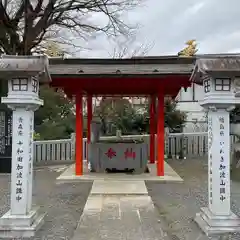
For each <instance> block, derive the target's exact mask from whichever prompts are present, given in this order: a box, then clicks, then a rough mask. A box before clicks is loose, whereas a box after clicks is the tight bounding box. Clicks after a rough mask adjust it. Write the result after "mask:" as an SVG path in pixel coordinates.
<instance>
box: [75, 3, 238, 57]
mask: <svg viewBox="0 0 240 240" xmlns="http://www.w3.org/2000/svg"><path fill="white" fill-rule="evenodd" d="M127 18H128V21H131V22H136V23H138V24H140V28H139V30H138V32H137V35H136V41H134V43H133V44H134V45H135V46H131V48H135V47H136V46H139V45H140V44H143V45H150V46H151V48H150V50H149V51H148V53H147V55H149V56H159V55H175V54H177V53H178V52H179V51H180V50H181V49H182V48H184V47H185V45H184V44H185V42H186V41H187V40H189V39H196V41H197V43H198V49H199V51H198V53H199V54H203V53H235V52H239V53H240V1H239V0H228V1H226V0H181V1H180V0H145V2H144V5H143V6H140V7H138V8H137V9H135V10H134V11H132V12H131V13H129V14H128V16H127ZM98 21H99V19H98ZM87 47H88V48H89V50H84V51H81V52H78V53H76V57H99V58H101V57H110V56H109V52H112V48H113V47H111V46H110V45H109V42H108V41H107V39H106V38H105V37H103V36H99V37H98V38H96V39H95V40H92V41H89V42H88V43H87Z"/></svg>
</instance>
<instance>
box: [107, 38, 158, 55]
mask: <svg viewBox="0 0 240 240" xmlns="http://www.w3.org/2000/svg"><path fill="white" fill-rule="evenodd" d="M134 34H135V35H131V36H127V37H125V36H121V37H119V38H118V39H117V40H116V41H115V42H114V47H113V50H112V51H111V52H109V55H110V56H111V57H112V58H131V57H137V56H140V57H142V56H146V55H147V54H148V52H149V51H150V50H151V49H152V48H153V46H154V44H153V43H147V44H145V43H143V42H141V43H139V42H138V41H137V40H136V33H134Z"/></svg>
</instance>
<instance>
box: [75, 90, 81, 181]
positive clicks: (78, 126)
mask: <svg viewBox="0 0 240 240" xmlns="http://www.w3.org/2000/svg"><path fill="white" fill-rule="evenodd" d="M75 149H76V162H75V174H76V175H77V176H80V175H82V174H83V109H82V94H81V93H78V94H77V95H76V148H75Z"/></svg>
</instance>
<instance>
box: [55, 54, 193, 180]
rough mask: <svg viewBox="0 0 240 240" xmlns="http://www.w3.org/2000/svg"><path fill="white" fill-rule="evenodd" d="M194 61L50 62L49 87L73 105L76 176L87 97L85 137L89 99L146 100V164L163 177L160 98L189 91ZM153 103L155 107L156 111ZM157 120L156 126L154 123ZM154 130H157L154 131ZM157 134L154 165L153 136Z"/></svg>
mask: <svg viewBox="0 0 240 240" xmlns="http://www.w3.org/2000/svg"><path fill="white" fill-rule="evenodd" d="M193 63H194V58H185V57H184V58H183V57H181V58H180V57H177V56H167V57H138V58H131V59H60V58H59V59H50V73H51V77H52V86H53V87H58V88H63V89H64V91H65V93H66V94H67V95H68V96H69V97H72V96H75V99H76V100H75V101H76V175H82V174H83V141H82V138H83V134H82V132H83V110H82V109H83V108H82V103H83V100H82V98H83V96H86V97H87V111H88V114H87V116H88V124H87V126H88V135H87V140H88V142H89V141H90V123H91V120H92V97H93V96H98V95H101V96H114V95H121V96H142V95H144V96H146V95H147V96H149V97H150V99H151V107H150V163H155V162H156V164H157V175H158V176H163V175H164V96H165V95H169V96H172V97H173V98H174V97H176V95H177V94H178V92H179V90H180V88H181V87H185V88H186V87H189V86H190V82H189V78H190V75H191V71H192V69H193ZM156 99H158V101H157V103H158V104H157V107H156ZM155 119H156V120H157V123H156V121H155ZM156 126H157V127H156ZM156 132H157V141H156V142H157V144H156V145H157V161H155V133H156Z"/></svg>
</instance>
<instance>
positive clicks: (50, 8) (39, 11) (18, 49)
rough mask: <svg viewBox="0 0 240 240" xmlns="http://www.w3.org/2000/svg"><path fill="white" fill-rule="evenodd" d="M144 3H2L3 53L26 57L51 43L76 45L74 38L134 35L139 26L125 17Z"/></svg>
mask: <svg viewBox="0 0 240 240" xmlns="http://www.w3.org/2000/svg"><path fill="white" fill-rule="evenodd" d="M141 1H142V0H0V50H1V51H2V52H4V53H6V54H23V55H24V54H30V53H31V49H33V48H34V47H36V46H38V45H39V44H40V43H42V42H44V41H45V40H48V39H54V40H55V41H56V42H58V43H64V44H72V45H73V43H72V38H73V37H74V38H79V39H82V40H84V41H87V40H89V38H90V37H96V36H97V34H99V33H104V34H106V35H107V36H110V37H116V36H119V35H128V34H131V32H132V31H134V30H135V29H136V26H130V25H128V24H127V23H126V22H124V21H123V19H122V18H123V17H122V16H123V14H124V12H126V11H129V10H132V9H133V8H135V7H136V6H139V3H140V2H141ZM69 33H70V34H69ZM70 35H71V36H72V37H71V38H69V36H70ZM77 47H79V46H77Z"/></svg>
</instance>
